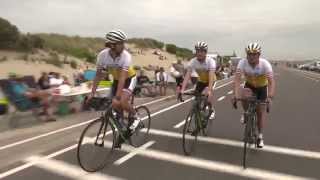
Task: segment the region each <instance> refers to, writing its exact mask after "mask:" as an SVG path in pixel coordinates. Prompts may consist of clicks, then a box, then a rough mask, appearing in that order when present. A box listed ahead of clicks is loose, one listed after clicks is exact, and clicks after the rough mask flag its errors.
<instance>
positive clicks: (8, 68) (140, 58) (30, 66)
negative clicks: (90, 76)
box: [0, 44, 177, 80]
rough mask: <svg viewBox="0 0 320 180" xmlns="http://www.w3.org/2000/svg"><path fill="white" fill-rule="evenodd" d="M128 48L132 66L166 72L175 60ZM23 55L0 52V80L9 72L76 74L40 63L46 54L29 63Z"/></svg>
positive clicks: (68, 67) (132, 47) (42, 53)
mask: <svg viewBox="0 0 320 180" xmlns="http://www.w3.org/2000/svg"><path fill="white" fill-rule="evenodd" d="M127 47H128V48H130V50H131V51H132V52H134V53H133V64H134V65H138V66H141V67H144V66H148V65H152V66H160V67H164V68H165V69H166V70H167V71H168V69H169V67H170V66H171V64H172V63H173V62H175V61H176V60H177V58H176V57H175V56H174V55H172V54H169V53H167V52H164V51H160V50H158V51H159V52H161V54H162V55H163V56H165V57H166V59H165V60H159V56H158V55H154V54H153V52H154V51H155V49H147V50H143V54H138V53H137V52H138V51H139V50H140V49H138V48H135V47H134V45H130V44H129V45H127ZM23 55H24V53H18V52H14V51H3V50H1V51H0V59H2V58H3V57H6V58H7V60H6V61H4V62H0V79H3V78H7V76H8V73H9V72H14V73H17V74H19V75H33V76H35V77H36V78H38V77H39V76H40V74H41V72H43V71H45V72H50V71H53V72H59V73H61V74H62V75H66V76H67V77H69V79H70V80H72V77H73V76H72V74H73V73H75V72H77V70H76V69H72V68H71V67H70V65H68V64H65V65H64V67H63V68H59V67H56V66H54V65H51V64H46V63H43V61H41V60H40V59H41V58H47V57H48V56H49V55H48V53H47V52H44V51H39V52H37V53H36V54H33V55H29V59H37V60H36V61H35V62H31V61H28V62H27V61H24V60H22V57H23ZM59 57H60V59H63V56H62V55H59ZM71 58H72V59H73V60H75V61H77V62H78V64H81V66H82V67H83V68H84V67H86V65H88V64H86V63H84V61H83V60H80V59H77V58H73V57H68V60H70V59H71ZM90 68H95V66H94V65H90ZM147 75H148V76H150V77H151V78H152V77H153V72H147Z"/></svg>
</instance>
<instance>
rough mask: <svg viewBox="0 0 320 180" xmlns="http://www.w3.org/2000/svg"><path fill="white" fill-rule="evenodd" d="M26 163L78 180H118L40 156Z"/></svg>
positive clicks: (30, 158)
mask: <svg viewBox="0 0 320 180" xmlns="http://www.w3.org/2000/svg"><path fill="white" fill-rule="evenodd" d="M26 161H27V162H34V163H35V164H34V165H35V166H37V167H39V168H42V169H45V170H48V171H50V172H53V173H56V174H59V175H61V176H64V177H68V178H72V179H79V180H87V179H90V180H120V178H117V177H113V176H109V175H106V174H102V173H88V172H85V171H84V170H82V169H81V168H79V167H78V166H75V165H72V164H69V163H65V162H63V161H59V160H54V159H49V158H46V157H41V156H31V157H29V158H27V159H26Z"/></svg>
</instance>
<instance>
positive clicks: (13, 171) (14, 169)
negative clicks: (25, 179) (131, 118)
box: [0, 98, 193, 179]
mask: <svg viewBox="0 0 320 180" xmlns="http://www.w3.org/2000/svg"><path fill="white" fill-rule="evenodd" d="M192 99H193V98H190V99H187V100H185V101H184V102H181V103H178V104H175V105H172V106H170V107H168V108H165V109H162V110H160V111H158V112H155V113H153V114H151V115H150V116H151V117H153V116H156V115H158V114H160V113H163V112H165V111H168V110H170V109H173V108H175V107H178V106H180V105H182V104H184V103H187V102H189V101H191V100H192ZM145 119H147V116H146V117H144V118H142V120H145ZM111 132H112V131H108V132H107V134H110V133H111ZM77 146H78V144H74V145H72V146H70V147H68V148H65V149H62V150H60V151H57V152H55V153H53V154H51V155H49V157H55V156H58V155H60V154H63V153H65V152H67V151H70V150H72V149H74V148H77ZM33 165H34V164H33V163H27V164H24V165H21V166H18V167H16V168H13V169H11V170H8V171H6V172H4V173H2V174H0V179H1V178H4V177H7V176H9V175H11V174H14V173H16V172H19V171H21V170H24V169H26V168H28V167H31V166H33Z"/></svg>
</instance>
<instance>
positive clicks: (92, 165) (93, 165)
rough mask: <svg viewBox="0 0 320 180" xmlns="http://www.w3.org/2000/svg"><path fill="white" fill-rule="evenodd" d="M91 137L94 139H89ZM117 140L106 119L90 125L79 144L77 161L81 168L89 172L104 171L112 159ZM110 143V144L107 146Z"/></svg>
mask: <svg viewBox="0 0 320 180" xmlns="http://www.w3.org/2000/svg"><path fill="white" fill-rule="evenodd" d="M108 127H109V131H108ZM109 134H111V136H110V135H109ZM91 136H93V137H92V138H88V137H91ZM99 138H100V139H99ZM98 140H99V141H100V142H98ZM115 140H116V136H115V130H114V128H113V127H112V126H111V125H110V124H109V122H108V121H107V120H106V119H105V118H103V117H101V118H98V119H96V120H94V121H92V122H91V123H89V124H88V126H87V127H86V128H85V129H84V130H83V131H82V133H81V136H80V139H79V142H78V147H77V160H78V163H79V165H80V167H81V168H82V169H83V170H85V171H87V172H96V171H99V170H101V169H103V168H104V167H105V166H106V165H107V164H108V163H109V162H110V161H108V160H109V159H111V157H112V154H113V151H114V144H115ZM110 141H111V142H110ZM108 142H110V144H106V143H108ZM87 160H88V161H87Z"/></svg>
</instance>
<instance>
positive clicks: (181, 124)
mask: <svg viewBox="0 0 320 180" xmlns="http://www.w3.org/2000/svg"><path fill="white" fill-rule="evenodd" d="M231 83H233V81H230V82H228V83H226V84H224V85H221V86H218V87H216V88H215V90H217V89H220V88H222V87H225V86H227V85H229V84H231ZM224 98H225V97H224ZM224 98H223V99H224ZM218 101H219V99H218ZM185 123H186V120H183V121H181V122H179V123H178V124H176V125H174V126H173V128H175V129H178V128H180V127H181V126H183V125H184V124H185Z"/></svg>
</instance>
